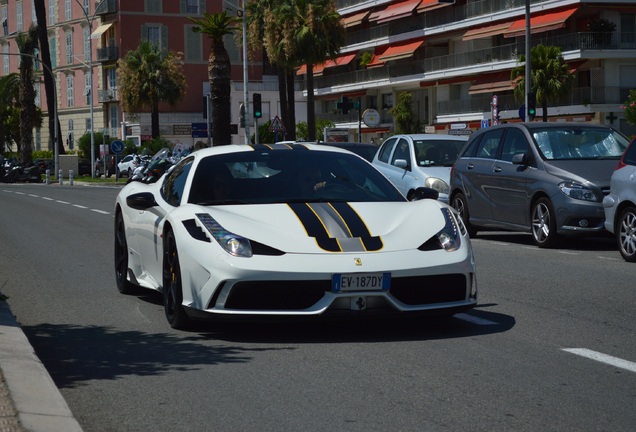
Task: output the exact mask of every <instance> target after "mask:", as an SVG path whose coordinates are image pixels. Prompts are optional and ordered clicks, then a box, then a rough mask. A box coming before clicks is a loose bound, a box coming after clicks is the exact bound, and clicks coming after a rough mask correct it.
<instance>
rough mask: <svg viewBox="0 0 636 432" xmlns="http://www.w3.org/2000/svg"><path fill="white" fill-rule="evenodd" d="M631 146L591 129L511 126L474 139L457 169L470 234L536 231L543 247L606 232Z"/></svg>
mask: <svg viewBox="0 0 636 432" xmlns="http://www.w3.org/2000/svg"><path fill="white" fill-rule="evenodd" d="M628 144H629V141H628V139H627V138H626V137H625V136H624V135H622V134H621V133H619V132H617V131H615V130H614V129H612V128H610V127H607V126H603V125H594V124H588V123H544V122H533V123H507V124H502V125H498V126H494V127H490V128H487V129H482V130H480V131H479V132H477V133H475V134H474V135H473V136H472V137H471V139H470V140H469V142H468V143H467V144H466V146H465V147H464V148H463V149H462V151H461V153H460V155H459V157H458V159H457V161H456V162H455V164H454V166H453V168H452V170H451V176H450V177H451V180H450V183H451V184H450V188H451V191H450V203H451V205H452V206H453V207H454V208H455V209H456V210H457V211H459V213H460V214H461V216H462V218H463V220H464V223H465V224H466V226H467V228H468V231H469V233H470V234H471V235H472V236H474V235H475V234H476V233H477V231H478V230H480V229H481V230H485V229H503V230H511V231H525V232H531V233H532V238H533V241H534V243H535V244H536V245H537V246H539V247H554V246H555V245H556V244H557V243H558V240H559V238H560V237H561V236H565V235H576V234H587V235H589V234H592V233H597V232H600V231H603V230H604V222H605V214H604V210H603V204H602V202H603V197H604V196H605V195H607V194H608V193H609V189H610V178H611V176H612V172H613V171H614V169H615V168H616V164H617V163H618V161H619V159H620V157H621V155H622V154H623V151H624V150H625V148H626V147H627V145H628Z"/></svg>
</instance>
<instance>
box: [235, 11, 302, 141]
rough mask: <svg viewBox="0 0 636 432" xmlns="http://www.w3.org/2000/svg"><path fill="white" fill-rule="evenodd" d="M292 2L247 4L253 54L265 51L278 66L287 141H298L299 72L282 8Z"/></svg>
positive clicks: (249, 42) (248, 36) (249, 36)
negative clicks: (282, 17) (281, 12)
mask: <svg viewBox="0 0 636 432" xmlns="http://www.w3.org/2000/svg"><path fill="white" fill-rule="evenodd" d="M288 1H289V0H256V1H252V2H250V3H249V4H248V5H247V8H248V14H247V20H248V29H247V38H248V45H249V47H250V49H251V50H252V51H253V52H261V51H264V54H266V56H267V59H268V60H269V61H270V62H271V63H272V64H273V65H275V66H276V70H277V74H278V97H279V100H280V109H281V117H282V119H281V120H282V122H283V124H284V125H285V129H286V130H287V132H286V135H287V136H286V139H288V140H292V141H295V140H296V111H295V106H296V94H295V88H294V87H295V81H296V80H295V73H294V69H295V68H296V67H297V66H298V64H297V63H295V60H293V59H292V58H291V55H292V53H291V49H290V48H291V46H292V45H293V43H292V42H293V37H292V36H291V33H290V28H291V27H289V26H287V25H282V22H281V19H280V16H279V13H278V9H279V8H280V7H281V6H282V5H283V4H285V2H288Z"/></svg>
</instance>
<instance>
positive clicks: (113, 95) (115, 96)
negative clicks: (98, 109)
mask: <svg viewBox="0 0 636 432" xmlns="http://www.w3.org/2000/svg"><path fill="white" fill-rule="evenodd" d="M97 97H98V101H99V103H107V102H118V101H119V92H118V91H117V89H116V88H109V89H105V90H100V91H99V93H98V95H97Z"/></svg>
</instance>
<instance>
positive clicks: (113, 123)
mask: <svg viewBox="0 0 636 432" xmlns="http://www.w3.org/2000/svg"><path fill="white" fill-rule="evenodd" d="M109 125H110V127H111V128H112V129H115V128H117V127H118V126H119V107H118V106H117V105H115V104H111V105H110V119H109Z"/></svg>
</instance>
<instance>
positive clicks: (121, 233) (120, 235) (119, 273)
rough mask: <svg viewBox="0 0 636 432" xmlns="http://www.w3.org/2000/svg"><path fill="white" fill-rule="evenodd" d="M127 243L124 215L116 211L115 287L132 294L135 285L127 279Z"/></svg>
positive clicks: (124, 292) (121, 291)
mask: <svg viewBox="0 0 636 432" xmlns="http://www.w3.org/2000/svg"><path fill="white" fill-rule="evenodd" d="M127 276H128V244H127V242H126V230H125V227H124V217H123V216H122V214H121V213H117V216H116V218H115V280H116V281H117V289H118V290H119V292H120V293H122V294H132V293H133V292H134V291H135V288H136V287H135V285H133V284H132V283H130V282H129V281H128V277H127Z"/></svg>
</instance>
